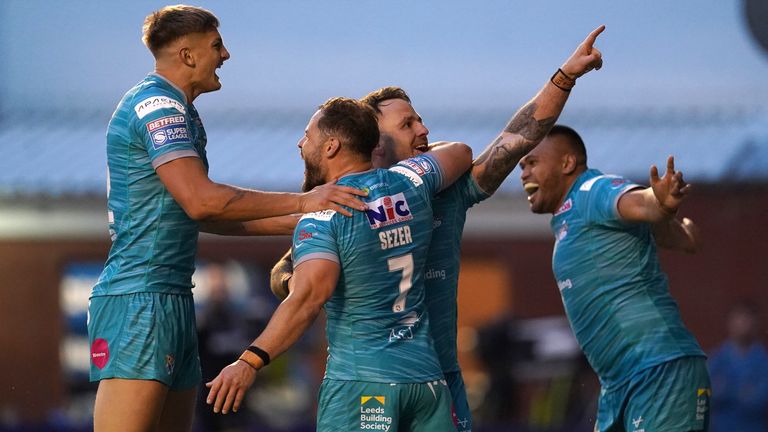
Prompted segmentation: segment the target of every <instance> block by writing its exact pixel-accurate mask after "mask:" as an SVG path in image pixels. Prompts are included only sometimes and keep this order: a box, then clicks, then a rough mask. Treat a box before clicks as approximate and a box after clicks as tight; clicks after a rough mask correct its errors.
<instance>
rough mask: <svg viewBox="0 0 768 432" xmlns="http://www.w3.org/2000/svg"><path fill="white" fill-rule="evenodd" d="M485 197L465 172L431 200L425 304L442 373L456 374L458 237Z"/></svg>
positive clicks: (457, 366) (468, 173) (459, 252)
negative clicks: (472, 212) (431, 223)
mask: <svg viewBox="0 0 768 432" xmlns="http://www.w3.org/2000/svg"><path fill="white" fill-rule="evenodd" d="M488 196H489V195H488V194H487V193H485V192H484V191H483V190H482V189H480V187H479V186H478V185H477V183H476V182H475V179H474V178H473V177H472V174H471V172H469V171H468V172H467V173H466V174H464V175H463V176H461V177H460V178H459V179H458V180H457V181H456V183H454V184H452V185H451V186H449V187H448V188H446V189H445V190H443V191H441V192H440V193H438V194H437V196H435V198H434V199H433V200H432V211H433V213H434V230H433V231H432V242H431V243H430V246H429V255H428V257H427V267H426V274H425V276H426V300H427V311H428V312H429V327H430V328H431V329H432V330H431V331H432V337H433V339H434V341H435V350H436V351H437V356H438V358H439V359H440V366H441V367H442V369H443V372H445V373H449V372H458V371H459V360H458V355H457V353H456V320H457V310H456V306H457V305H456V296H457V295H458V285H459V267H460V265H461V235H462V233H463V232H464V223H465V222H466V220H467V210H469V208H470V207H472V206H473V205H475V204H477V203H479V202H480V201H482V200H484V199H486V198H488ZM477 288H479V287H477Z"/></svg>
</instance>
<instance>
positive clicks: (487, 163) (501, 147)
mask: <svg viewBox="0 0 768 432" xmlns="http://www.w3.org/2000/svg"><path fill="white" fill-rule="evenodd" d="M604 29H605V26H600V27H598V28H596V29H595V30H594V31H592V33H590V34H589V36H587V38H586V39H585V40H584V42H582V43H581V45H579V46H578V47H577V48H576V51H574V53H573V54H571V56H570V57H569V58H568V60H566V62H565V63H564V64H563V66H562V67H561V69H562V71H563V72H564V73H565V74H566V75H567V76H568V77H570V78H571V79H574V80H575V79H576V78H578V77H580V76H582V75H584V74H585V73H587V72H589V71H591V70H592V69H600V67H602V64H603V61H602V55H601V53H600V50H598V49H597V48H595V47H594V46H593V45H594V43H595V40H596V39H597V36H598V35H599V34H600V33H602V32H603V30H604ZM568 95H569V91H566V90H563V89H562V88H561V87H558V86H556V85H555V84H553V83H552V81H551V80H548V81H547V83H546V84H544V87H543V88H542V89H541V90H540V91H539V92H538V93H537V94H536V96H534V97H533V99H531V100H530V101H529V102H528V103H526V104H525V105H523V107H522V108H520V110H519V111H517V113H515V115H514V116H513V117H512V119H511V120H510V121H509V123H507V125H506V127H505V128H504V130H502V131H501V133H500V134H499V136H498V137H496V139H495V140H494V141H493V142H492V143H491V144H490V145H489V146H488V147H486V148H485V150H484V151H483V152H482V153H481V154H480V156H478V158H477V159H476V160H475V162H474V164H473V166H472V176H473V177H474V178H475V181H476V182H477V184H478V185H479V186H480V188H481V189H482V190H484V191H485V192H486V193H488V194H493V193H494V192H496V189H498V188H499V186H500V185H501V183H502V182H503V181H504V179H505V178H507V176H508V175H509V173H511V172H512V170H513V169H514V168H515V165H517V163H518V162H519V161H520V158H522V157H523V156H525V155H526V154H527V153H528V152H529V151H531V149H533V148H534V147H535V146H536V145H537V144H538V143H539V142H541V140H542V139H543V138H544V136H545V135H546V134H547V132H549V130H550V129H551V128H552V126H553V125H554V124H555V122H556V121H557V118H558V117H559V116H560V113H561V112H562V111H563V107H564V106H565V102H566V101H567V100H568Z"/></svg>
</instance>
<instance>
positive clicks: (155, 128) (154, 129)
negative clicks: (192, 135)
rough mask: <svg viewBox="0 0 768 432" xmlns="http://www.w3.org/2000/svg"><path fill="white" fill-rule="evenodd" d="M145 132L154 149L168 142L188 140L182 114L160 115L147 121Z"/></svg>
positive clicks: (184, 119) (185, 123)
mask: <svg viewBox="0 0 768 432" xmlns="http://www.w3.org/2000/svg"><path fill="white" fill-rule="evenodd" d="M147 132H149V136H150V138H152V146H153V147H154V148H155V150H157V149H159V148H160V147H163V146H166V145H168V144H174V143H180V142H190V141H189V132H188V131H187V122H186V118H185V117H184V116H167V117H161V118H159V119H157V120H153V121H151V122H149V123H147Z"/></svg>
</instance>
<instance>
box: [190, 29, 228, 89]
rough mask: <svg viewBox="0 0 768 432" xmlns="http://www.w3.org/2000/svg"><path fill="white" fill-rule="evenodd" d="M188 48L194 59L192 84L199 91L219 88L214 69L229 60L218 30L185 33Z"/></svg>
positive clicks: (219, 83) (219, 84)
mask: <svg viewBox="0 0 768 432" xmlns="http://www.w3.org/2000/svg"><path fill="white" fill-rule="evenodd" d="M187 38H188V43H189V49H190V52H191V54H192V55H193V56H194V59H195V71H194V78H193V81H194V85H195V87H196V88H197V89H199V91H200V93H206V92H211V91H216V90H218V89H220V88H221V82H219V76H218V75H217V74H216V69H218V68H220V67H221V65H223V64H224V62H225V61H227V60H229V51H227V48H226V47H225V46H224V42H223V41H222V39H221V35H220V34H219V32H218V30H212V31H209V32H205V33H192V34H190V35H187Z"/></svg>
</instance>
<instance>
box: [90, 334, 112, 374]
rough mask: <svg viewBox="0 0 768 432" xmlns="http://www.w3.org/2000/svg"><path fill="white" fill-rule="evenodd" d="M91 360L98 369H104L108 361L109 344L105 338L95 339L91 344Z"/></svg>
mask: <svg viewBox="0 0 768 432" xmlns="http://www.w3.org/2000/svg"><path fill="white" fill-rule="evenodd" d="M91 362H92V363H93V365H94V366H96V367H97V368H99V369H104V366H106V365H107V362H109V344H108V343H107V341H106V339H101V338H99V339H95V340H94V341H93V344H91Z"/></svg>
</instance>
